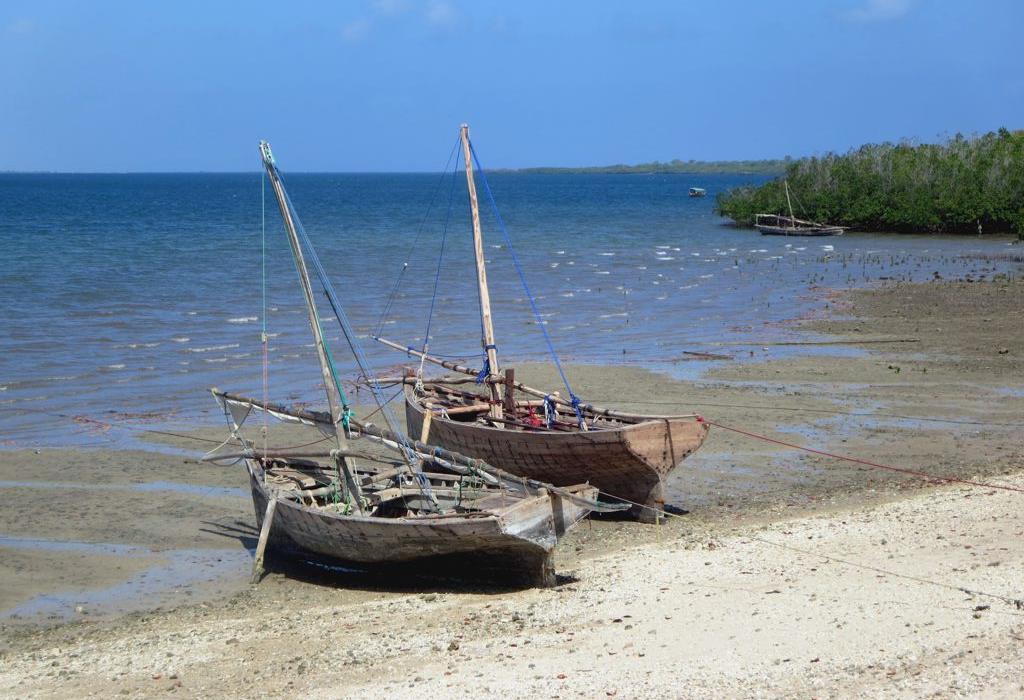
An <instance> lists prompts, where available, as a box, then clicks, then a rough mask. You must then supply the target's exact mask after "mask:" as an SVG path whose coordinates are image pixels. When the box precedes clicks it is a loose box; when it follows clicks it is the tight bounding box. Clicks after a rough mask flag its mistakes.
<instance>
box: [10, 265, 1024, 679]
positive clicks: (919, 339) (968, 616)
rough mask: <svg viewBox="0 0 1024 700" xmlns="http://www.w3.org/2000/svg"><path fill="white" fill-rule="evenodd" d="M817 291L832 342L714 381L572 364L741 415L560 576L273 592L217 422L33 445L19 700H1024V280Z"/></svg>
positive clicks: (613, 387) (18, 648) (737, 368)
mask: <svg viewBox="0 0 1024 700" xmlns="http://www.w3.org/2000/svg"><path fill="white" fill-rule="evenodd" d="M815 293H816V294H820V295H821V296H822V297H823V298H824V299H827V304H828V308H827V309H826V310H825V311H824V312H822V313H821V314H816V315H815V316H814V317H811V318H802V319H798V320H795V321H793V322H792V323H793V324H794V325H795V326H796V327H798V328H800V329H801V331H802V332H801V333H800V337H801V338H803V339H805V340H801V341H800V342H801V343H804V345H792V344H791V345H771V344H765V345H757V346H750V347H744V348H742V349H740V348H729V349H728V350H727V352H728V354H729V355H730V356H731V357H734V358H736V359H737V360H738V359H740V355H739V353H740V352H741V351H742V352H743V353H746V354H745V355H744V356H742V359H743V361H742V362H740V361H729V360H722V361H716V362H711V363H709V368H708V370H707V371H706V372H704V373H703V375H702V376H701V378H700V379H699V380H697V381H694V382H689V381H680V380H672V379H667V378H666V377H665V376H663V375H658V374H654V373H652V372H649V371H647V370H644V369H640V368H637V367H621V366H620V367H600V366H578V367H574V368H572V371H573V377H574V380H575V382H576V385H577V387H578V392H579V393H580V394H581V395H585V396H587V397H588V399H590V400H592V401H593V402H594V403H597V404H602V403H605V404H617V405H622V406H623V407H625V408H630V409H637V410H644V409H647V410H651V411H657V412H661V413H665V412H671V411H672V410H673V409H674V408H675V409H682V410H691V409H695V410H697V411H698V412H700V413H702V414H703V415H704V416H705V417H707V418H708V419H709V420H711V421H714V423H716V424H718V426H719V427H715V428H713V430H712V433H711V437H710V438H709V439H708V441H707V443H706V444H705V446H704V447H703V448H702V449H701V450H700V451H699V452H698V453H697V454H695V455H694V456H693V457H692V458H690V459H689V460H688V461H687V462H686V463H685V464H684V466H683V467H682V468H680V469H678V470H676V472H674V473H673V475H672V477H671V479H670V482H669V484H668V491H669V500H670V502H671V503H672V504H673V505H675V506H677V507H678V508H680V509H683V510H685V511H688V512H687V513H686V514H685V515H683V516H680V517H674V518H671V519H669V520H668V521H667V522H666V523H665V524H664V525H661V526H640V525H637V524H634V523H625V522H615V521H606V520H603V521H594V522H589V523H583V524H582V525H581V526H580V527H578V528H577V529H576V530H575V531H574V532H573V533H572V534H571V535H570V536H569V537H567V538H566V539H565V540H564V541H563V542H562V543H561V544H560V545H559V548H558V550H557V560H556V564H557V568H558V573H559V575H560V577H561V579H560V580H561V583H560V585H559V586H557V587H555V588H552V589H544V590H495V589H483V588H480V587H474V586H466V585H450V584H443V583H437V582H426V581H406V582H402V583H401V584H400V585H399V586H395V585H394V583H389V584H388V585H386V586H385V582H382V581H380V580H375V579H374V578H373V577H369V576H357V575H351V576H338V575H334V574H328V573H325V572H322V571H318V570H311V569H299V570H295V569H291V568H289V569H287V570H283V569H282V568H280V566H279V567H278V568H272V570H271V573H270V574H269V575H268V576H267V577H266V578H265V579H264V580H263V582H262V583H261V584H260V585H259V586H257V587H250V586H249V585H248V567H249V563H250V561H251V560H250V557H249V553H248V550H247V549H246V547H249V546H251V545H252V542H253V540H254V538H255V535H256V533H255V531H254V529H253V522H254V518H253V513H252V506H251V503H250V501H249V499H248V494H247V493H246V492H245V490H244V487H245V481H244V478H243V474H242V471H241V470H240V469H237V468H236V469H230V468H219V467H212V466H208V465H205V464H200V463H199V462H198V461H197V459H196V458H197V456H198V452H196V449H197V448H196V444H195V441H194V440H192V439H191V438H195V437H199V438H202V439H205V440H216V439H217V438H218V437H220V436H221V435H222V432H223V431H222V430H221V429H219V428H218V427H217V426H214V425H210V426H196V428H195V430H194V431H191V432H189V433H188V437H186V438H181V437H174V436H166V435H162V436H150V437H151V438H152V440H153V442H154V445H156V444H159V445H160V446H161V448H162V449H164V450H166V451H165V452H164V453H160V452H150V451H137V452H126V451H110V450H105V451H104V450H78V451H74V450H60V451H56V450H55V451H46V450H43V451H38V452H37V451H33V450H21V451H16V450H12V451H8V452H5V453H4V455H3V459H2V460H0V481H3V482H5V483H6V486H5V488H4V489H3V490H2V491H0V498H2V501H3V508H0V532H3V533H5V536H4V538H3V539H0V553H2V556H3V560H4V566H3V567H2V568H0V604H2V607H3V609H5V610H15V611H16V613H15V614H14V615H11V614H8V615H7V616H5V617H4V618H3V619H2V620H0V624H2V636H0V639H2V642H0V654H2V656H0V693H2V694H4V695H10V696H18V697H66V696H69V695H70V696H89V695H101V696H110V695H121V694H123V695H127V696H133V697H134V696H149V695H162V696H167V695H168V694H172V695H173V694H178V695H182V696H190V697H193V696H196V697H197V696H208V695H213V694H216V695H220V696H231V697H253V696H267V695H275V694H300V693H301V694H304V695H313V696H316V697H413V696H421V695H422V694H424V693H426V694H432V695H434V696H439V697H480V696H488V695H498V694H501V695H503V696H506V697H531V698H535V697H559V698H568V697H641V696H650V695H651V694H659V695H662V696H668V697H707V696H724V697H736V696H739V697H778V696H793V697H848V696H852V695H867V696H885V697H890V696H905V697H921V696H931V695H934V696H941V697H946V696H950V695H953V696H967V695H985V696H993V697H1018V696H1019V695H1020V694H1021V693H1022V692H1024V682H1022V680H1021V675H1020V671H1019V669H1020V666H1021V662H1022V661H1024V604H1022V603H1021V602H1019V601H1020V600H1021V599H1024V587H1022V585H1021V581H1024V551H1022V549H1021V541H1022V539H1021V538H1022V536H1024V509H1022V508H1021V507H1020V505H1021V503H1022V501H1021V500H1020V499H1021V498H1024V492H1022V489H1024V474H1022V473H1021V471H1022V468H1024V445H1022V443H1021V440H1020V434H1021V428H1022V426H1024V384H1022V382H1021V379H1020V378H1021V376H1024V372H1022V371H1024V343H1022V340H1024V284H1022V283H1021V282H1020V281H1010V280H1005V279H998V280H989V281H984V282H982V281H978V282H945V281H935V282H932V283H927V284H903V283H895V282H891V283H887V284H886V285H884V286H881V287H878V288H876V289H871V290H859V291H852V292H841V293H839V292H835V291H833V290H830V289H824V288H823V289H818V290H815ZM682 349H685V348H682ZM517 372H519V373H521V376H522V377H523V378H524V379H526V380H527V381H529V382H531V383H532V382H537V383H543V382H545V381H546V380H547V379H549V377H548V376H546V370H544V369H542V368H539V367H532V366H522V367H517ZM632 397H644V399H643V402H642V403H641V402H639V400H640V399H639V398H637V399H632ZM630 400H636V401H638V403H630ZM721 426H725V427H721ZM729 428H737V429H740V430H743V431H745V432H748V433H755V434H757V435H759V436H763V437H764V438H769V439H771V440H775V441H777V442H767V441H765V440H763V439H760V438H752V437H750V436H749V435H744V434H741V433H739V432H734V431H732V430H730V429H729ZM294 437H295V439H300V437H301V436H294ZM779 443H786V444H794V445H801V446H806V447H811V448H816V449H820V450H825V451H828V452H833V453H838V454H843V455H852V456H856V457H857V458H859V459H862V460H867V461H871V462H877V463H880V464H885V465H893V466H897V467H900V468H906V469H911V470H918V471H921V472H926V473H928V474H931V475H935V476H945V477H955V478H957V479H967V480H972V481H978V482H983V483H984V484H992V485H999V486H1003V487H1006V488H987V487H979V486H971V485H966V484H963V483H955V482H954V483H949V482H943V481H940V480H927V479H923V478H921V477H920V476H916V475H911V474H907V473H904V472H898V471H886V470H882V469H876V468H870V467H868V466H866V465H864V464H858V463H851V462H843V461H838V460H836V459H833V458H830V457H826V456H823V455H820V454H814V453H809V452H804V451H801V450H799V449H795V448H793V447H788V446H787V445H786V444H779ZM204 444H205V445H206V446H211V445H210V443H204ZM170 448H182V449H183V450H185V449H187V450H189V451H188V452H185V451H182V452H180V453H177V452H175V451H174V450H173V449H170ZM68 482H74V483H73V484H71V485H69V483H68ZM33 538H45V539H48V540H54V541H60V542H64V543H72V544H65V545H64V546H60V547H51V548H49V549H40V548H39V547H31V546H27V543H29V542H30V541H31V540H32V539H33ZM186 572H187V575H186ZM125 582H128V583H130V584H131V585H129V586H127V587H125V586H123V584H124V583H125ZM119 585H121V586H122V587H121V588H118V586H119ZM139 591H142V592H144V593H146V595H145V596H142V598H141V599H140V598H139V596H138V595H135V596H134V597H133V595H132V593H133V592H134V593H135V594H137V593H138V592H139ZM41 596H48V597H41Z"/></svg>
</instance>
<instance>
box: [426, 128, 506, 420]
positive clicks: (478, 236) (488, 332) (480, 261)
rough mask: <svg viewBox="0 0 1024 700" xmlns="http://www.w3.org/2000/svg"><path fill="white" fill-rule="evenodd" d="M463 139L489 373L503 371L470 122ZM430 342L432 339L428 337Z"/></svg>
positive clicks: (496, 412)
mask: <svg viewBox="0 0 1024 700" xmlns="http://www.w3.org/2000/svg"><path fill="white" fill-rule="evenodd" d="M459 137H460V138H461V139H462V156H463V158H464V159H465V161H466V187H467V189H468V190H469V208H470V211H471V212H472V214H473V255H474V256H475V257H476V284H477V290H478V292H479V294H480V323H481V325H482V326H483V332H484V337H483V346H484V353H486V355H487V365H488V367H489V368H490V374H492V375H496V374H499V373H500V370H499V368H498V349H497V347H496V346H495V344H494V323H493V321H492V319H491V292H490V290H489V289H488V287H487V265H486V262H485V261H484V238H483V233H482V232H481V230H480V203H479V202H478V201H477V197H476V181H475V180H474V179H473V155H472V153H471V151H470V147H469V125H468V124H463V125H462V126H461V127H460V129H459ZM428 341H429V338H428ZM490 390H491V411H490V414H491V417H493V418H501V403H500V402H499V401H498V387H497V386H495V385H493V384H492V385H490Z"/></svg>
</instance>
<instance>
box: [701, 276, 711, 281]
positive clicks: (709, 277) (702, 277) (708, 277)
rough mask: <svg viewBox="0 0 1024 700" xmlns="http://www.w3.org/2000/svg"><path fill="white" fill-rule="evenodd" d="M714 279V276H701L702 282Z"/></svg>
mask: <svg viewBox="0 0 1024 700" xmlns="http://www.w3.org/2000/svg"><path fill="white" fill-rule="evenodd" d="M712 277H714V275H701V276H700V278H701V279H702V280H706V279H711V278H712Z"/></svg>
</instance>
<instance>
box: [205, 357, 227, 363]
mask: <svg viewBox="0 0 1024 700" xmlns="http://www.w3.org/2000/svg"><path fill="white" fill-rule="evenodd" d="M227 361H228V358H226V357H208V358H206V359H205V360H203V362H227Z"/></svg>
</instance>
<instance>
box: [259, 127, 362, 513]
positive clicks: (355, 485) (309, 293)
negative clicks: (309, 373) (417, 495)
mask: <svg viewBox="0 0 1024 700" xmlns="http://www.w3.org/2000/svg"><path fill="white" fill-rule="evenodd" d="M260 155H261V156H262V158H263V167H264V168H266V170H267V175H268V177H269V178H270V185H271V187H273V188H274V195H275V196H276V197H277V205H278V207H279V208H280V209H281V218H282V219H284V228H285V231H286V232H287V234H288V243H289V244H290V245H291V248H292V256H293V257H294V258H295V267H296V269H297V270H298V273H299V284H300V285H301V286H302V294H303V296H304V297H305V298H306V312H307V313H308V315H309V325H310V328H311V329H312V331H313V345H314V346H316V354H317V358H318V359H319V360H320V371H321V373H322V375H323V380H324V391H325V392H326V393H327V405H328V406H329V407H330V411H331V423H333V424H334V437H335V439H336V441H337V445H338V450H339V451H340V452H341V453H344V452H346V451H347V446H348V441H347V440H346V439H345V431H344V430H343V429H339V427H338V426H339V425H340V424H341V422H342V417H343V416H342V407H341V396H340V392H339V391H338V387H337V385H336V384H335V382H334V371H333V370H332V368H331V362H330V360H329V359H328V354H327V345H326V344H325V343H324V332H323V327H322V326H321V325H320V314H319V313H318V312H317V310H316V298H315V297H314V296H313V286H312V284H310V281H309V271H308V270H307V269H306V258H305V256H304V255H303V254H302V246H301V244H300V243H299V235H298V233H297V232H296V230H295V221H294V220H293V219H292V212H291V207H289V206H288V199H287V196H286V195H285V192H284V185H283V184H282V183H281V177H280V175H279V173H278V172H277V165H276V164H275V163H274V154H273V153H271V151H270V144H269V143H267V142H266V141H260ZM337 466H338V469H339V471H341V472H343V474H339V476H343V477H344V480H345V485H346V487H347V490H348V492H349V494H351V496H352V500H353V501H354V505H355V508H356V511H357V512H358V513H360V514H362V512H363V504H362V498H361V497H362V489H361V488H360V486H359V482H358V481H357V480H356V478H355V469H354V466H353V464H352V461H351V459H350V458H349V457H346V456H344V454H339V455H338V456H337Z"/></svg>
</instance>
